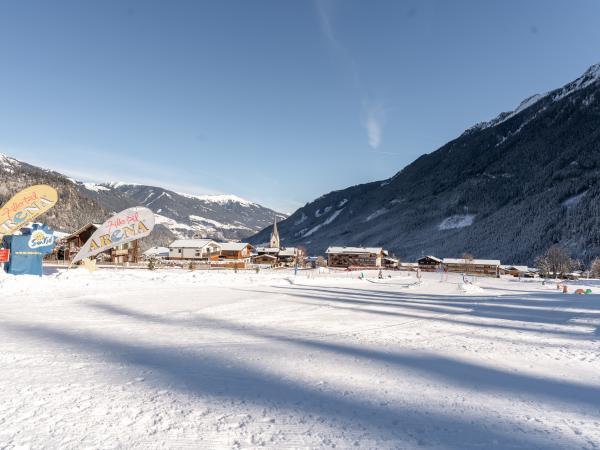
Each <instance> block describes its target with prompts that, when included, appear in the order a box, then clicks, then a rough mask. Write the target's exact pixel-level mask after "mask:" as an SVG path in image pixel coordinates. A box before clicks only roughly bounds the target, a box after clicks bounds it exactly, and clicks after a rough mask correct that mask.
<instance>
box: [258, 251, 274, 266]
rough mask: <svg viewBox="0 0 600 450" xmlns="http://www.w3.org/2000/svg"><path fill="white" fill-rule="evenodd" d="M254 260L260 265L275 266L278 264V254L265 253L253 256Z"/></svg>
mask: <svg viewBox="0 0 600 450" xmlns="http://www.w3.org/2000/svg"><path fill="white" fill-rule="evenodd" d="M252 262H253V263H254V264H258V265H259V266H270V267H274V266H276V265H277V256H273V255H268V254H266V253H263V254H262V255H255V256H253V257H252Z"/></svg>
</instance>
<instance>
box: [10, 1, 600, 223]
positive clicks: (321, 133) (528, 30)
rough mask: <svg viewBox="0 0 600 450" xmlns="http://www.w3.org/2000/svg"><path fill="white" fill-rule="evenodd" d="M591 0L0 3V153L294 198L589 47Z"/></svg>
mask: <svg viewBox="0 0 600 450" xmlns="http://www.w3.org/2000/svg"><path fill="white" fill-rule="evenodd" d="M599 19H600V2H598V1H595V0H588V1H584V0H581V1H578V0H570V1H558V0H557V1H551V2H550V1H526V2H523V1H502V2H482V1H454V2H448V1H400V0H393V1H392V0H390V1H382V0H376V1H372V2H366V1H351V0H348V1H341V0H340V1H325V2H316V1H294V2H287V1H264V0H260V1H214V2H208V1H204V2H203V1H177V2H167V1H163V2H152V1H125V0H123V1H105V0H103V1H95V2H92V1H85V2H82V1H60V0H56V1H53V2H47V1H38V2H36V1H22V2H16V1H15V2H9V1H5V2H0V152H4V153H8V154H10V155H12V156H14V157H17V158H19V159H23V160H26V161H28V162H31V163H34V164H39V165H42V166H45V167H51V168H53V169H56V170H59V171H63V172H65V173H68V174H69V175H71V176H73V177H75V178H78V179H83V180H86V181H104V180H107V181H131V182H141V183H149V184H159V185H162V186H166V187H171V188H174V189H175V190H179V191H184V192H190V193H197V194H202V193H233V194H237V195H239V196H242V197H245V198H248V199H250V200H253V201H257V202H260V203H263V204H265V205H266V206H270V207H273V208H276V209H279V210H281V211H285V212H292V211H293V210H295V209H296V208H298V207H300V206H302V205H303V204H304V203H306V202H307V201H311V200H313V199H314V198H316V197H318V196H320V195H322V194H324V193H326V192H329V191H331V190H335V189H341V188H345V187H347V186H350V185H354V184H359V183H363V182H367V181H373V180H379V179H384V178H388V177H390V176H392V175H393V174H394V173H396V172H397V171H398V170H400V169H401V168H402V167H404V166H405V165H406V164H408V163H410V162H411V161H413V160H414V159H415V158H417V157H418V156H419V155H421V154H423V153H429V152H431V151H433V150H435V149H436V148H438V147H439V146H441V145H443V144H444V143H445V142H447V141H448V140H450V139H452V138H454V137H456V136H457V135H459V134H460V133H461V132H462V131H463V130H464V129H465V128H468V127H470V126H471V125H473V124H474V123H476V122H480V121H482V120H488V119H490V118H492V117H494V116H496V115H497V114H498V113H499V112H501V111H504V110H510V109H513V108H514V107H515V106H516V105H517V104H518V103H519V102H520V101H521V100H522V99H523V98H525V97H527V96H529V95H532V94H534V93H536V92H544V91H547V90H550V89H553V88H556V87H558V86H560V85H562V84H564V83H566V82H568V81H570V80H571V79H573V78H576V77H577V76H579V75H580V74H581V73H582V72H583V71H584V70H585V69H586V68H587V67H588V66H590V65H591V64H593V63H596V62H600V27H599V26H598V21H599Z"/></svg>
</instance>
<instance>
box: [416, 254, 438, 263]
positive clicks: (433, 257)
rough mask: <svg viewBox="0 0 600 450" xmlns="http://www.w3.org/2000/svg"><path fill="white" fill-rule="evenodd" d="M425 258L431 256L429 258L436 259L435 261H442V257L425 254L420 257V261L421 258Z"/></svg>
mask: <svg viewBox="0 0 600 450" xmlns="http://www.w3.org/2000/svg"><path fill="white" fill-rule="evenodd" d="M425 258H429V259H432V260H434V261H437V262H440V263H441V262H442V259H441V258H437V257H435V256H431V255H425V256H421V257H420V258H419V259H418V261H420V260H422V259H425Z"/></svg>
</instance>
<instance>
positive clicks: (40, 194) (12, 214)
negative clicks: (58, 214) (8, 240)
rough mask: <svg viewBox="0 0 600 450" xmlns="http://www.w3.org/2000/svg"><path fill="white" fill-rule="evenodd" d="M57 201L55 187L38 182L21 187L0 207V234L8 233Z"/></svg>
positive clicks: (11, 232)
mask: <svg viewBox="0 0 600 450" xmlns="http://www.w3.org/2000/svg"><path fill="white" fill-rule="evenodd" d="M57 201H58V193H57V192H56V189H54V188H53V187H50V186H48V185H45V184H38V185H35V186H30V187H28V188H27V189H23V190H22V191H21V192H19V193H18V194H17V195H15V196H14V197H13V198H11V199H10V200H9V201H8V202H6V204H5V205H4V206H3V207H2V208H0V236H1V235H10V234H13V233H14V232H15V231H17V230H18V229H19V228H21V227H22V226H24V225H27V223H28V222H33V221H34V219H35V218H36V217H38V216H40V215H42V214H44V213H45V212H46V211H48V210H49V209H50V208H52V207H53V206H54V205H55V204H56V202H57Z"/></svg>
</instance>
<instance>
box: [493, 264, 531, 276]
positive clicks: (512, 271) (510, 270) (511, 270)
mask: <svg viewBox="0 0 600 450" xmlns="http://www.w3.org/2000/svg"><path fill="white" fill-rule="evenodd" d="M498 273H499V274H500V275H512V276H513V277H533V276H534V275H535V272H533V271H532V269H531V268H529V267H527V266H515V265H501V266H500V268H499V269H498Z"/></svg>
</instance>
